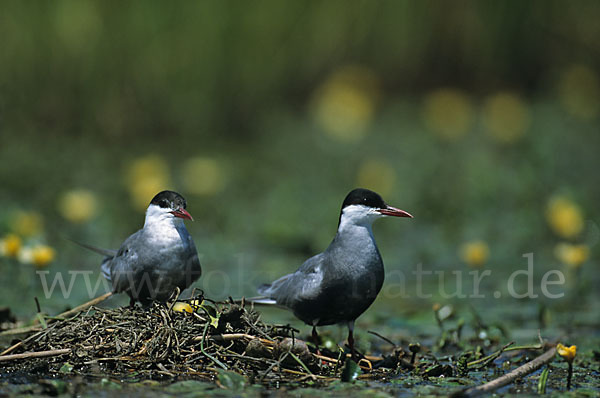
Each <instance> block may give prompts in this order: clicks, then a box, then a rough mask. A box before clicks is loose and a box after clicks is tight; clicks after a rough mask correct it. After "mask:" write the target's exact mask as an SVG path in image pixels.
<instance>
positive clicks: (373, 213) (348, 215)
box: [340, 205, 382, 227]
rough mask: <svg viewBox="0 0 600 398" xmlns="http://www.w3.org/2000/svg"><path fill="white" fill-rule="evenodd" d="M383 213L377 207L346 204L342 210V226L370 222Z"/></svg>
mask: <svg viewBox="0 0 600 398" xmlns="http://www.w3.org/2000/svg"><path fill="white" fill-rule="evenodd" d="M381 216H382V214H381V213H379V212H378V211H377V210H376V209H374V208H372V207H369V206H364V205H350V206H346V207H345V208H344V210H343V211H342V219H341V222H340V227H342V226H345V225H362V224H370V223H372V222H373V221H374V220H375V219H376V218H378V217H381Z"/></svg>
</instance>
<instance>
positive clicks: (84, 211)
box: [58, 189, 96, 223]
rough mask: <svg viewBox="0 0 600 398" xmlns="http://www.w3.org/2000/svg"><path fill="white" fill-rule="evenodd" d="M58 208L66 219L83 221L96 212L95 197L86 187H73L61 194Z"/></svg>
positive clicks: (75, 221)
mask: <svg viewBox="0 0 600 398" xmlns="http://www.w3.org/2000/svg"><path fill="white" fill-rule="evenodd" d="M58 209H59V211H60V213H61V214H62V216H63V217H64V218H66V219H67V220H69V221H71V222H73V223H83V222H86V221H88V220H89V219H91V218H92V217H94V215H95V214H96V197H95V196H94V194H93V193H92V192H91V191H88V190H87V189H73V190H71V191H67V192H65V193H64V194H63V195H62V196H61V198H60V200H59V203H58Z"/></svg>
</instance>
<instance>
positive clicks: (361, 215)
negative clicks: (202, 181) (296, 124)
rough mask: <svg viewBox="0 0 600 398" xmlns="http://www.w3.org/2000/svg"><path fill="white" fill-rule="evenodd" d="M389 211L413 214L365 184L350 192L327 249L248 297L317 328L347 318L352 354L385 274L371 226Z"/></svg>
mask: <svg viewBox="0 0 600 398" xmlns="http://www.w3.org/2000/svg"><path fill="white" fill-rule="evenodd" d="M385 216H393V217H410V218H412V216H411V215H410V214H409V213H407V212H405V211H404V210H400V209H396V208H394V207H392V206H389V205H387V204H386V203H385V202H384V201H383V199H382V198H381V196H379V194H377V193H375V192H373V191H370V190H368V189H364V188H357V189H354V190H353V191H351V192H350V193H349V194H348V195H347V196H346V198H345V199H344V203H343V204H342V209H341V212H340V218H339V222H338V229H337V234H336V235H335V237H334V238H333V241H332V242H331V244H330V245H329V247H327V249H325V251H324V252H322V253H320V254H317V255H316V256H313V257H311V258H309V259H308V260H306V261H305V262H304V263H303V264H302V265H301V266H300V268H298V270H297V271H296V272H294V273H292V274H288V275H285V276H283V277H281V278H279V279H277V280H276V281H274V282H273V283H270V284H266V285H262V286H261V287H259V289H258V292H259V294H261V295H262V297H257V298H254V299H251V300H250V301H252V302H255V303H259V304H276V305H278V306H281V307H285V308H287V309H290V310H291V311H293V313H294V315H295V316H296V317H297V318H299V319H300V320H302V321H304V322H305V323H306V324H308V325H310V326H312V327H313V329H312V335H313V339H314V340H315V344H317V348H318V339H319V337H318V334H317V329H316V328H317V326H325V325H333V324H340V323H345V324H346V325H347V326H348V345H349V347H350V351H351V353H352V358H353V359H356V358H357V356H356V351H355V348H354V321H355V320H356V319H357V318H358V317H359V316H360V315H361V314H362V313H363V312H365V311H366V309H367V308H369V306H370V305H371V304H372V303H373V301H375V298H376V297H377V294H378V293H379V291H380V290H381V287H382V285H383V281H384V278H385V271H384V268H383V261H382V259H381V255H380V254H379V249H378V248H377V245H376V244H375V238H374V237H373V231H372V228H371V225H372V224H373V221H375V220H376V219H378V218H381V217H385Z"/></svg>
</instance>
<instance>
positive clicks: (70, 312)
mask: <svg viewBox="0 0 600 398" xmlns="http://www.w3.org/2000/svg"><path fill="white" fill-rule="evenodd" d="M110 296H112V292H108V293H104V294H103V295H102V296H98V297H96V298H95V299H92V300H90V301H88V302H86V303H83V304H81V305H78V306H77V307H75V308H73V309H71V310H68V311H65V312H63V313H61V314H58V315H56V316H55V317H54V318H57V319H61V318H62V319H64V318H68V317H70V316H71V315H75V314H77V313H78V312H81V311H83V310H86V309H87V308H88V307H91V306H92V305H96V304H98V303H101V302H103V301H104V300H106V299H107V298H109V297H110Z"/></svg>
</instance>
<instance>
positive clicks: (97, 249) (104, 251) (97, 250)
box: [69, 239, 117, 257]
mask: <svg viewBox="0 0 600 398" xmlns="http://www.w3.org/2000/svg"><path fill="white" fill-rule="evenodd" d="M69 240H70V241H71V242H73V243H75V244H76V245H79V246H81V247H83V248H86V249H88V250H91V251H93V252H95V253H98V254H100V255H102V256H106V257H114V256H116V255H117V251H116V250H111V249H103V248H101V247H97V246H92V245H88V244H87V243H82V242H78V241H76V240H73V239H69Z"/></svg>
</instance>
